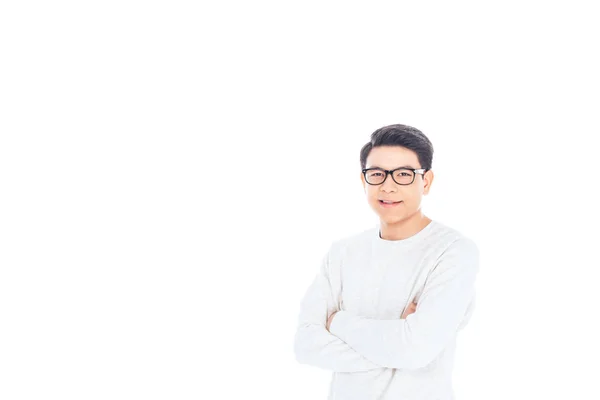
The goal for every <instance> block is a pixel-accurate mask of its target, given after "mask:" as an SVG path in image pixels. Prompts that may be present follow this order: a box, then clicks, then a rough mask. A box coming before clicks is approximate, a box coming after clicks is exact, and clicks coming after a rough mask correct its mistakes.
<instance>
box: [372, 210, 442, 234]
mask: <svg viewBox="0 0 600 400" xmlns="http://www.w3.org/2000/svg"><path fill="white" fill-rule="evenodd" d="M430 222H431V219H430V218H428V217H427V216H425V215H423V214H422V213H421V212H418V213H415V214H414V215H412V216H410V217H408V218H406V219H403V220H401V221H397V222H393V223H387V222H385V221H382V220H381V221H380V227H381V229H380V237H381V238H382V239H384V240H403V239H407V238H409V237H411V236H413V235H415V234H417V233H418V232H420V231H421V230H422V229H423V228H425V227H426V226H427V225H429V223H430Z"/></svg>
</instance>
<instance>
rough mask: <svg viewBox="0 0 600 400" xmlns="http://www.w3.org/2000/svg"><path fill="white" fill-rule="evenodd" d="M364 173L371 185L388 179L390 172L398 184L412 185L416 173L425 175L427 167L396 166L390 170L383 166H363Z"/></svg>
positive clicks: (379, 183)
mask: <svg viewBox="0 0 600 400" xmlns="http://www.w3.org/2000/svg"><path fill="white" fill-rule="evenodd" d="M362 173H363V175H364V176H365V181H367V183H368V184H369V185H381V184H382V183H383V182H385V180H386V179H387V176H388V174H390V175H391V176H392V179H393V180H394V182H396V183H397V184H398V185H410V184H411V183H413V182H414V180H415V176H416V174H421V175H423V174H424V173H425V169H424V168H420V169H410V168H396V169H394V170H391V171H388V170H386V169H382V168H363V170H362Z"/></svg>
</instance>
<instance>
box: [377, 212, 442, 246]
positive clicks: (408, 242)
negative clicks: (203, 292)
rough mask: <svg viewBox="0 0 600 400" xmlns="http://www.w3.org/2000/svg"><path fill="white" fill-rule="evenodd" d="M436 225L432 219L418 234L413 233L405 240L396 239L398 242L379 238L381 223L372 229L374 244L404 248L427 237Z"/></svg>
mask: <svg viewBox="0 0 600 400" xmlns="http://www.w3.org/2000/svg"><path fill="white" fill-rule="evenodd" d="M436 224H437V222H436V221H435V220H433V219H432V220H431V221H430V222H429V223H428V224H427V225H426V226H425V227H424V228H423V229H421V230H420V231H419V232H417V233H415V234H414V235H412V236H410V237H407V238H405V239H398V240H388V239H383V238H382V237H381V236H380V234H381V223H378V224H377V226H376V227H375V229H374V231H375V235H374V236H375V237H374V239H375V242H376V243H377V244H379V245H383V246H394V247H405V246H409V245H412V244H414V243H416V242H418V241H420V240H421V239H423V238H424V237H425V236H427V234H428V233H429V232H430V231H431V230H432V229H433V227H434V225H436Z"/></svg>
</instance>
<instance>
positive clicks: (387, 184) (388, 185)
mask: <svg viewBox="0 0 600 400" xmlns="http://www.w3.org/2000/svg"><path fill="white" fill-rule="evenodd" d="M381 188H382V189H384V190H385V189H396V182H394V180H393V179H392V174H387V175H386V177H385V180H384V181H383V183H382V184H381Z"/></svg>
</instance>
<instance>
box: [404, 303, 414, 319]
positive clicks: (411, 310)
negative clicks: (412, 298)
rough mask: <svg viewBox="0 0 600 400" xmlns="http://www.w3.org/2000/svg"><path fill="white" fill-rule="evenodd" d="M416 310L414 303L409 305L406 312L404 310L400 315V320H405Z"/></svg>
mask: <svg viewBox="0 0 600 400" xmlns="http://www.w3.org/2000/svg"><path fill="white" fill-rule="evenodd" d="M416 310H417V303H415V302H412V303H410V305H409V306H408V308H407V309H406V310H404V312H403V313H402V317H400V319H406V317H408V316H409V315H410V314H412V313H414V312H415V311H416Z"/></svg>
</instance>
